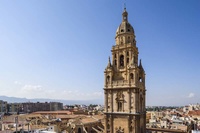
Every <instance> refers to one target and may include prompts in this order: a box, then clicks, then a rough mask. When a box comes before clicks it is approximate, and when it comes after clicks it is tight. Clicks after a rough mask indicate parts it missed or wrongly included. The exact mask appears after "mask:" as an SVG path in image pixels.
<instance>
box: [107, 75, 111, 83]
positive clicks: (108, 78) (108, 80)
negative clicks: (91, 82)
mask: <svg viewBox="0 0 200 133" xmlns="http://www.w3.org/2000/svg"><path fill="white" fill-rule="evenodd" d="M106 82H107V83H110V76H109V75H108V76H107V77H106Z"/></svg>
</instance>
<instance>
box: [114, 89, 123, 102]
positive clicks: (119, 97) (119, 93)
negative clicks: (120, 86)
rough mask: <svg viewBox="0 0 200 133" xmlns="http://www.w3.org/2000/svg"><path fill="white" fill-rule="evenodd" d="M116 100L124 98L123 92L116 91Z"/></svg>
mask: <svg viewBox="0 0 200 133" xmlns="http://www.w3.org/2000/svg"><path fill="white" fill-rule="evenodd" d="M116 100H121V101H122V100H124V94H123V92H122V91H120V92H118V93H117V98H116Z"/></svg>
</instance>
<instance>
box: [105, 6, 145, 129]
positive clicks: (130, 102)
mask: <svg viewBox="0 0 200 133" xmlns="http://www.w3.org/2000/svg"><path fill="white" fill-rule="evenodd" d="M115 41H116V45H114V46H113V47H112V50H111V52H112V62H111V60H110V58H109V61H108V65H107V67H106V69H105V71H104V74H105V84H104V94H105V99H104V101H105V110H104V115H105V126H104V128H105V132H106V133H145V132H146V110H145V99H146V89H145V71H144V69H143V67H142V63H141V60H140V62H139V64H138V48H137V46H136V40H135V33H134V29H133V27H132V26H131V24H130V23H129V22H128V12H127V11H126V8H125V9H124V11H123V13H122V23H121V24H120V26H119V27H118V29H117V31H116V37H115Z"/></svg>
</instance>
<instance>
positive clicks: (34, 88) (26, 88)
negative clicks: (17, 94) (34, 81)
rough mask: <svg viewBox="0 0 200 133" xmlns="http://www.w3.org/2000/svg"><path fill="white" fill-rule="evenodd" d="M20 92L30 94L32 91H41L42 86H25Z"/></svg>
mask: <svg viewBox="0 0 200 133" xmlns="http://www.w3.org/2000/svg"><path fill="white" fill-rule="evenodd" d="M21 90H22V91H30V92H33V91H36V92H38V91H42V86H40V85H25V86H24V87H22V89H21Z"/></svg>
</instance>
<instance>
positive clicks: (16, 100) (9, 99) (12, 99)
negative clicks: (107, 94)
mask: <svg viewBox="0 0 200 133" xmlns="http://www.w3.org/2000/svg"><path fill="white" fill-rule="evenodd" d="M0 100H3V101H7V102H8V103H22V102H61V103H63V105H66V104H68V105H71V104H85V105H88V104H103V99H95V100H61V99H42V98H41V99H37V98H34V99H28V98H19V97H8V96H0Z"/></svg>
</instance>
